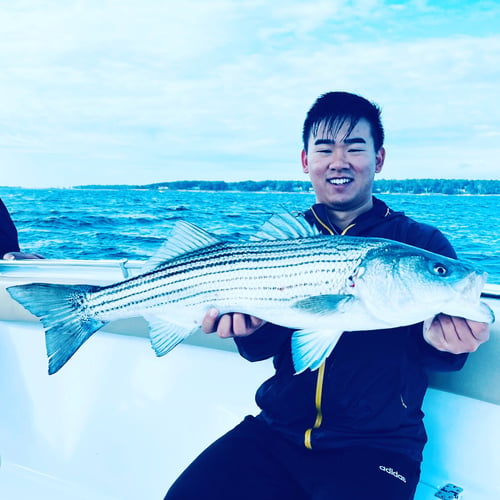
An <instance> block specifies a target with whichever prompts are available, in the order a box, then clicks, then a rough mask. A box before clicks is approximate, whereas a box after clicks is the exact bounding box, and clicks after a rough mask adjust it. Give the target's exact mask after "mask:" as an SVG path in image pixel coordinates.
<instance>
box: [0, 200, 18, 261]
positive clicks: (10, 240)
mask: <svg viewBox="0 0 500 500" xmlns="http://www.w3.org/2000/svg"><path fill="white" fill-rule="evenodd" d="M8 252H19V241H18V239H17V229H16V226H15V225H14V222H12V219H11V217H10V214H9V212H8V210H7V207H6V206H5V205H4V203H3V201H2V200H0V258H3V256H4V255H5V254H6V253H8Z"/></svg>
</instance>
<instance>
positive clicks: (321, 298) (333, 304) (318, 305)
mask: <svg viewBox="0 0 500 500" xmlns="http://www.w3.org/2000/svg"><path fill="white" fill-rule="evenodd" d="M353 300H355V297H353V296H352V295H313V296H311V297H307V299H302V300H299V301H297V302H295V304H293V306H292V307H293V308H294V309H301V310H303V311H307V312H309V313H311V314H317V315H324V314H331V313H332V312H334V311H335V312H339V313H342V312H345V310H346V308H347V307H348V306H349V305H350V303H351V302H352V301H353Z"/></svg>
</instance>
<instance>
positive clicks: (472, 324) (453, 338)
mask: <svg viewBox="0 0 500 500" xmlns="http://www.w3.org/2000/svg"><path fill="white" fill-rule="evenodd" d="M489 338H490V325H489V324H488V323H479V322H477V321H472V320H469V319H465V318H458V317H456V316H448V315H447V314H438V315H437V316H435V317H434V319H433V320H432V322H431V324H430V326H429V328H428V329H425V327H424V339H425V340H426V342H427V343H428V344H430V345H431V346H433V347H435V348H436V349H438V350H439V351H446V352H451V353H453V354H462V353H465V352H474V351H475V350H477V348H478V347H479V346H480V345H481V344H483V343H484V342H486V341H487V340H488V339H489Z"/></svg>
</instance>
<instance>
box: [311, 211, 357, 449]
mask: <svg viewBox="0 0 500 500" xmlns="http://www.w3.org/2000/svg"><path fill="white" fill-rule="evenodd" d="M311 211H312V213H313V215H314V218H315V219H316V221H317V222H318V224H320V226H322V227H323V228H325V229H326V230H327V231H328V232H329V233H330V234H331V235H334V234H335V232H334V231H333V230H332V228H331V227H330V226H328V225H327V224H325V223H324V222H323V221H322V220H321V219H320V217H319V216H318V214H317V213H316V212H315V210H314V207H312V208H311ZM355 225H356V224H350V225H349V226H347V227H346V228H345V229H344V230H343V231H342V232H341V233H340V234H341V235H342V236H343V235H345V234H346V233H347V231H349V229H351V228H352V227H354V226H355ZM325 367H326V361H323V363H321V365H320V367H319V368H318V375H317V378H316V393H315V397H314V405H315V407H316V419H315V421H314V424H313V426H312V427H310V428H309V429H306V431H305V433H304V446H305V447H306V448H307V449H309V450H312V442H311V438H312V432H313V430H314V429H318V428H319V427H321V424H322V422H323V411H322V409H321V403H322V399H323V382H324V379H325Z"/></svg>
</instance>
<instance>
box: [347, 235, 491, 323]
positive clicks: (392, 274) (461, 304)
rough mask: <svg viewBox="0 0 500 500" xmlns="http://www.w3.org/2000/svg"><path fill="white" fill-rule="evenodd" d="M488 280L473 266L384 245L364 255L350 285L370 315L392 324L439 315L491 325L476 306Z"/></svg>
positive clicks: (403, 246)
mask: <svg viewBox="0 0 500 500" xmlns="http://www.w3.org/2000/svg"><path fill="white" fill-rule="evenodd" d="M486 278H487V274H486V273H485V272H483V271H482V270H479V269H478V268H477V267H476V266H474V265H472V264H471V263H468V262H465V261H460V260H454V259H450V258H447V257H444V256H441V255H437V254H434V253H432V252H428V251H425V250H422V249H419V248H416V247H412V246H410V245H405V244H400V243H397V242H390V243H389V242H388V243H387V244H385V245H381V246H380V247H377V248H374V249H372V250H370V251H369V252H367V254H366V256H365V258H364V259H363V260H362V262H361V264H360V268H359V270H358V271H356V272H355V273H354V275H353V277H352V278H351V279H352V285H351V286H352V287H353V290H354V293H355V295H356V296H357V297H358V298H359V299H361V300H362V301H363V302H364V304H365V307H366V308H367V309H369V311H370V313H371V314H372V315H373V316H375V317H377V318H379V319H381V320H383V321H386V322H387V324H390V325H403V324H412V323H416V322H419V321H422V320H424V319H426V318H430V317H432V316H434V315H436V314H439V313H446V314H449V315H452V316H461V317H466V318H469V319H474V320H476V321H484V322H491V319H492V318H491V314H489V313H487V312H486V309H489V308H486V309H485V308H484V307H483V306H481V304H480V296H481V291H482V289H483V287H484V284H485V282H486ZM490 312H491V311H490Z"/></svg>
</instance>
